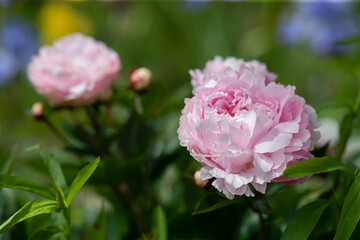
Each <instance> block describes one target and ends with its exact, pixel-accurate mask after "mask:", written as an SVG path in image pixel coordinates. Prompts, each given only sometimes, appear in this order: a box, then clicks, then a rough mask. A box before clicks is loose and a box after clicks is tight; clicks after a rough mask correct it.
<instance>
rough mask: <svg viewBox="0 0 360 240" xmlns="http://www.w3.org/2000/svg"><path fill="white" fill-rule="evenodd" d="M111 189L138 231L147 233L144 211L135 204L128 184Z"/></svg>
mask: <svg viewBox="0 0 360 240" xmlns="http://www.w3.org/2000/svg"><path fill="white" fill-rule="evenodd" d="M112 189H113V192H114V194H115V195H116V197H117V198H118V200H119V201H120V202H121V203H122V204H123V205H124V206H125V208H126V209H127V210H128V211H129V213H130V216H131V217H132V219H133V221H134V222H135V224H136V226H137V228H138V230H139V231H140V232H141V233H144V232H147V231H148V229H147V227H146V216H145V211H144V210H143V209H142V207H141V206H139V205H137V204H136V201H135V198H134V196H133V193H132V191H131V189H130V187H129V184H128V183H127V182H123V183H121V184H120V185H119V186H118V187H113V188H112Z"/></svg>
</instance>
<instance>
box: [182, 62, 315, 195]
mask: <svg viewBox="0 0 360 240" xmlns="http://www.w3.org/2000/svg"><path fill="white" fill-rule="evenodd" d="M190 75H191V76H192V84H193V87H194V94H195V95H194V96H193V97H192V98H191V99H186V100H185V104H186V105H185V108H184V109H183V110H182V116H181V118H180V127H179V129H178V136H179V139H180V144H181V145H182V146H185V147H187V149H188V150H189V152H190V154H191V155H192V156H193V157H194V158H195V159H196V160H197V161H199V162H200V163H201V164H202V165H203V167H202V169H201V177H202V179H203V180H206V179H214V181H213V182H212V185H213V186H214V187H215V188H216V189H217V190H219V191H220V192H222V193H224V194H225V196H226V197H228V198H230V199H232V198H233V197H234V196H235V195H246V196H254V193H253V192H252V191H251V189H250V187H249V185H250V184H251V185H252V186H253V188H254V189H255V190H256V191H259V192H261V193H265V190H266V184H267V183H268V182H272V181H274V182H283V183H287V184H294V183H296V182H301V181H304V180H305V179H304V178H299V179H296V178H282V177H281V175H282V173H283V172H284V170H285V169H286V167H288V166H290V165H291V164H294V163H296V162H299V161H304V160H307V159H309V158H312V157H313V156H312V155H311V154H310V153H309V151H311V150H312V149H313V147H314V144H315V142H316V141H317V139H318V138H319V134H318V132H316V131H314V129H315V128H316V127H317V122H316V118H317V117H316V113H315V111H314V109H313V108H312V107H311V106H309V105H306V104H305V100H304V99H303V98H302V97H300V96H298V95H296V94H295V87H293V86H283V85H281V84H278V83H274V80H275V79H276V75H275V74H273V73H269V72H267V69H266V66H265V65H264V64H261V63H259V62H257V61H251V62H245V61H243V60H241V59H235V58H226V59H224V60H223V59H222V58H220V57H215V59H214V60H213V61H209V62H208V63H207V64H206V67H205V69H204V70H203V71H200V70H194V71H190Z"/></svg>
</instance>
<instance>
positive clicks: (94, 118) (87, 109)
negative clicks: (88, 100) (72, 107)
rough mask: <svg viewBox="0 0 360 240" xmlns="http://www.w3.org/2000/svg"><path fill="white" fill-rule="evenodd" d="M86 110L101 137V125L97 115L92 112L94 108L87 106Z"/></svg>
mask: <svg viewBox="0 0 360 240" xmlns="http://www.w3.org/2000/svg"><path fill="white" fill-rule="evenodd" d="M85 111H86V113H87V115H88V116H89V119H90V121H91V123H92V126H93V128H94V130H95V132H96V134H97V135H98V136H99V137H101V136H102V134H101V125H100V123H99V121H98V119H97V118H96V115H95V114H94V113H93V112H92V109H90V108H89V107H85Z"/></svg>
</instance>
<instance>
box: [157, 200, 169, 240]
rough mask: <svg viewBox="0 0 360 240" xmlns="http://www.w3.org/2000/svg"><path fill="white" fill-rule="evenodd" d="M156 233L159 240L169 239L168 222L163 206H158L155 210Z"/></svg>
mask: <svg viewBox="0 0 360 240" xmlns="http://www.w3.org/2000/svg"><path fill="white" fill-rule="evenodd" d="M153 216H154V223H155V224H154V225H155V226H154V227H155V229H154V233H155V235H156V236H157V237H156V238H155V239H157V240H166V239H167V235H168V233H167V230H168V229H167V222H166V215H165V212H164V210H163V209H162V208H161V206H157V207H156V208H155V210H154V215H153Z"/></svg>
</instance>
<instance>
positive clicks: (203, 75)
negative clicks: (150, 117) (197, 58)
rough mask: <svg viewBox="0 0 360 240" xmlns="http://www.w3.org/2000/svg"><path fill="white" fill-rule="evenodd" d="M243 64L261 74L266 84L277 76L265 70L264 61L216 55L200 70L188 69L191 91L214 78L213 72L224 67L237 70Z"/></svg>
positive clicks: (220, 70) (217, 71)
mask: <svg viewBox="0 0 360 240" xmlns="http://www.w3.org/2000/svg"><path fill="white" fill-rule="evenodd" d="M243 65H245V66H246V67H248V68H251V69H252V70H253V72H255V74H261V75H262V76H263V77H264V78H265V83H266V84H269V83H270V82H273V81H275V80H276V78H277V75H276V74H274V73H272V72H268V71H267V67H266V65H265V64H264V63H260V62H259V61H257V60H252V61H244V60H243V59H237V58H234V57H227V58H225V59H223V58H222V57H220V56H216V57H215V58H214V60H212V61H208V62H207V63H206V65H205V68H204V69H203V70H202V71H201V70H199V69H195V70H190V71H189V73H190V76H191V84H192V86H193V89H194V90H193V92H194V93H196V91H197V89H198V88H199V87H201V86H203V85H204V84H206V82H207V81H209V80H210V79H216V78H214V74H216V73H219V72H222V71H224V70H225V69H226V68H231V69H233V70H235V71H238V70H239V69H240V67H241V66H243ZM260 78H261V77H260Z"/></svg>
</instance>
